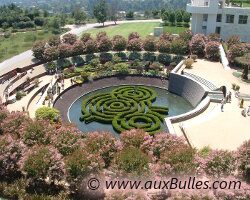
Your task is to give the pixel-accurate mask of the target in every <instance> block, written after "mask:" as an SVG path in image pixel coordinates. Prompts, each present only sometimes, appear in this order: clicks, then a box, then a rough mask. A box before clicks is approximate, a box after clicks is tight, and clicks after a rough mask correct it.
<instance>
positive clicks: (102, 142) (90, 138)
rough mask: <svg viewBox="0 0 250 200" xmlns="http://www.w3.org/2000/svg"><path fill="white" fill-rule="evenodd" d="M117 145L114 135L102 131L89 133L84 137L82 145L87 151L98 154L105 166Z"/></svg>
mask: <svg viewBox="0 0 250 200" xmlns="http://www.w3.org/2000/svg"><path fill="white" fill-rule="evenodd" d="M117 145H118V144H117V141H116V139H115V137H114V136H113V135H112V134H110V133H108V132H104V131H103V132H93V133H89V134H87V135H86V138H85V139H84V147H85V149H86V150H87V152H89V153H93V154H98V155H100V156H101V157H102V159H103V160H104V162H105V166H109V164H110V162H111V160H112V159H113V157H114V153H115V152H116V151H117V148H118V147H119V146H117Z"/></svg>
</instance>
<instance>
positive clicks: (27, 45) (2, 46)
mask: <svg viewBox="0 0 250 200" xmlns="http://www.w3.org/2000/svg"><path fill="white" fill-rule="evenodd" d="M52 35H53V34H52V33H51V32H48V31H36V32H27V33H16V34H12V35H11V36H10V37H9V38H7V39H6V38H4V37H3V36H0V62H2V61H4V60H6V59H8V58H11V57H13V56H15V55H18V54H20V53H22V52H24V51H26V50H28V49H31V47H32V46H33V43H34V42H35V41H40V40H45V39H47V38H48V37H50V36H52Z"/></svg>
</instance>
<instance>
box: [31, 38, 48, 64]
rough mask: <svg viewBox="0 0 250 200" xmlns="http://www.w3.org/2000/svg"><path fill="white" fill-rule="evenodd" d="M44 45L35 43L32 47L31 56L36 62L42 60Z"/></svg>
mask: <svg viewBox="0 0 250 200" xmlns="http://www.w3.org/2000/svg"><path fill="white" fill-rule="evenodd" d="M44 51H45V43H44V42H36V43H35V44H34V45H33V47H32V52H33V56H34V57H35V58H37V59H38V60H44Z"/></svg>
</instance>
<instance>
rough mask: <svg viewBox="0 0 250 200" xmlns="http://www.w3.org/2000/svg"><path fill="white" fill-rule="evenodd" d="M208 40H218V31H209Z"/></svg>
mask: <svg viewBox="0 0 250 200" xmlns="http://www.w3.org/2000/svg"><path fill="white" fill-rule="evenodd" d="M208 41H209V42H220V35H219V34H218V33H210V34H209V35H208Z"/></svg>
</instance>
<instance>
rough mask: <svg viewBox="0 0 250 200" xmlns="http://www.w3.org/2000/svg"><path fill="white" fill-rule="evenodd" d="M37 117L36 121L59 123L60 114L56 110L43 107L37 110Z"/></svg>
mask: <svg viewBox="0 0 250 200" xmlns="http://www.w3.org/2000/svg"><path fill="white" fill-rule="evenodd" d="M35 116H36V119H47V120H51V121H57V120H58V118H59V117H60V112H59V110H57V109H55V108H49V107H46V106H43V107H41V108H38V109H37V110H36V113H35Z"/></svg>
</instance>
